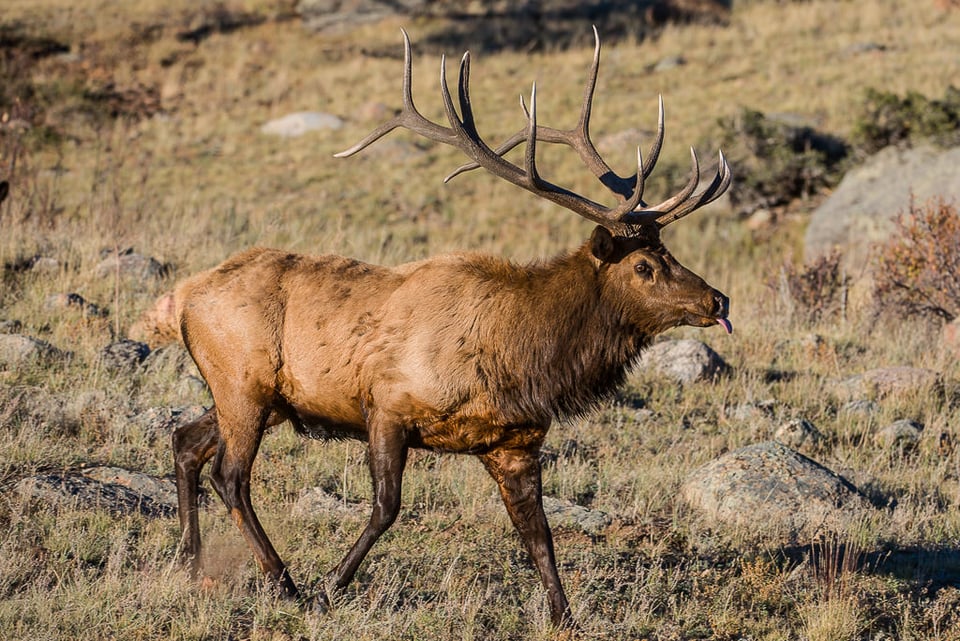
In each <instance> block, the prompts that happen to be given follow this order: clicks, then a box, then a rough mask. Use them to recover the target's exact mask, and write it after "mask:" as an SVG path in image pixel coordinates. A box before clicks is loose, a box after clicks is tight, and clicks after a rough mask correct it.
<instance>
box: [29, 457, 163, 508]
mask: <svg viewBox="0 0 960 641" xmlns="http://www.w3.org/2000/svg"><path fill="white" fill-rule="evenodd" d="M16 491H17V492H18V493H19V494H20V496H22V497H23V498H25V499H30V500H36V501H43V502H46V503H51V504H54V505H61V506H68V507H76V508H80V509H85V510H95V509H102V510H107V511H109V512H111V513H114V514H135V513H139V514H142V515H144V516H147V517H165V518H169V517H172V516H174V515H175V514H176V510H177V488H176V485H175V483H174V482H173V481H171V480H170V479H161V478H158V477H155V476H150V475H149V474H144V473H142V472H134V471H131V470H124V469H121V468H115V467H97V468H89V469H85V470H79V471H65V472H49V473H45V474H39V475H37V476H30V477H27V478H24V479H21V480H20V481H19V482H18V483H17V485H16Z"/></svg>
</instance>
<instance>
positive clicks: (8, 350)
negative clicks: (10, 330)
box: [0, 334, 67, 368]
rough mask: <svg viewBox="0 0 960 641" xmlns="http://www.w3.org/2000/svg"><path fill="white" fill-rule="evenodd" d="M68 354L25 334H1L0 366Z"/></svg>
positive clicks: (12, 365)
mask: <svg viewBox="0 0 960 641" xmlns="http://www.w3.org/2000/svg"><path fill="white" fill-rule="evenodd" d="M65 356H67V353H66V352H62V351H60V350H59V349H57V348H56V347H54V346H53V345H50V344H49V343H47V342H45V341H42V340H40V339H38V338H33V337H32V336H26V335H24V334H0V368H11V367H21V366H24V365H28V364H30V363H36V362H38V361H50V360H54V359H57V358H63V357H65Z"/></svg>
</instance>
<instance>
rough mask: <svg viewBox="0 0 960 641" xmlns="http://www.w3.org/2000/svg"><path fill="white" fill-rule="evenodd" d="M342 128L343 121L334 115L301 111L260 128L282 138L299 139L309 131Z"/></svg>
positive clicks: (263, 131)
mask: <svg viewBox="0 0 960 641" xmlns="http://www.w3.org/2000/svg"><path fill="white" fill-rule="evenodd" d="M341 127H343V120H341V119H340V118H338V117H337V116H334V115H333V114H327V113H321V112H318V111H300V112H297V113H292V114H287V115H286V116H283V117H282V118H276V119H274V120H270V121H268V122H266V123H264V125H263V126H262V127H260V131H261V132H262V133H265V134H269V135H272V136H280V137H282V138H297V137H299V136H302V135H303V134H305V133H307V132H308V131H317V130H320V129H340V128H341Z"/></svg>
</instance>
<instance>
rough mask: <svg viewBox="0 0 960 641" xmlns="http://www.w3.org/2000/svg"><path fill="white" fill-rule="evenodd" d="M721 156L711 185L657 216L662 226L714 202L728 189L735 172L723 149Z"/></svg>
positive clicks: (658, 222)
mask: <svg viewBox="0 0 960 641" xmlns="http://www.w3.org/2000/svg"><path fill="white" fill-rule="evenodd" d="M719 156H720V161H719V167H718V168H717V173H716V175H715V176H714V177H713V181H712V182H711V183H710V185H709V186H708V187H707V188H706V189H704V190H703V191H702V192H700V194H698V195H697V196H695V197H693V198H691V199H690V200H689V201H688V202H685V203H683V204H682V205H680V206H679V207H677V208H676V209H675V210H673V211H671V212H669V213H667V214H666V215H665V216H661V217H659V218H657V224H658V225H660V227H666V226H667V225H669V224H670V223H672V222H675V221H677V220H679V219H681V218H683V217H684V216H686V215H687V214H689V213H691V212H693V211H695V210H697V209H699V208H700V207H703V206H704V205H706V204H708V203H712V202H713V201H714V200H716V199H717V198H719V197H720V196H722V195H723V194H724V192H726V191H727V188H728V187H729V186H730V183H731V181H732V180H733V172H731V171H730V165H729V164H727V159H726V157H724V155H723V151H720V152H719Z"/></svg>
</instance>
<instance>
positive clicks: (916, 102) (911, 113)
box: [853, 86, 960, 153]
mask: <svg viewBox="0 0 960 641" xmlns="http://www.w3.org/2000/svg"><path fill="white" fill-rule="evenodd" d="M918 138H922V139H929V140H932V141H933V142H935V143H937V144H939V145H942V146H944V147H950V146H953V145H956V144H958V143H960V89H957V88H956V87H952V86H951V87H948V88H947V90H946V92H945V93H944V96H943V98H942V99H940V100H937V99H932V98H928V97H927V96H924V95H923V94H921V93H918V92H916V91H910V92H907V94H906V95H905V96H902V97H901V96H899V95H897V94H895V93H892V92H889V91H879V90H877V89H867V91H866V92H865V94H864V97H863V102H862V104H861V106H860V113H859V116H858V118H857V121H856V124H855V125H854V129H853V139H854V141H855V143H856V144H857V145H858V146H859V147H860V148H861V149H862V150H863V151H865V152H866V153H874V152H876V151H879V150H880V149H883V148H884V147H887V146H888V145H896V144H903V143H908V142H910V141H912V140H915V139H918Z"/></svg>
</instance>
